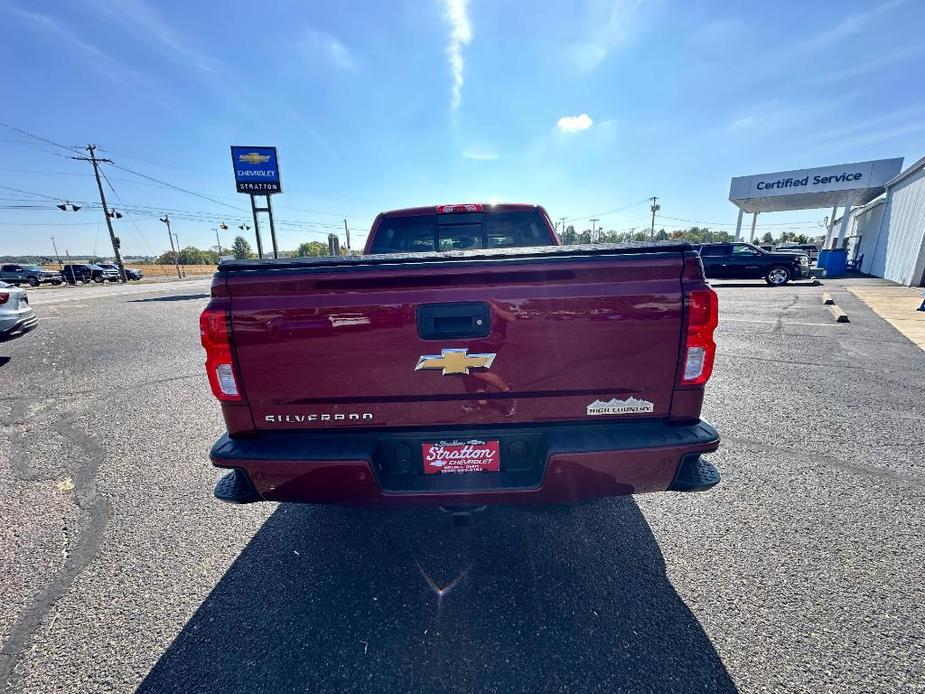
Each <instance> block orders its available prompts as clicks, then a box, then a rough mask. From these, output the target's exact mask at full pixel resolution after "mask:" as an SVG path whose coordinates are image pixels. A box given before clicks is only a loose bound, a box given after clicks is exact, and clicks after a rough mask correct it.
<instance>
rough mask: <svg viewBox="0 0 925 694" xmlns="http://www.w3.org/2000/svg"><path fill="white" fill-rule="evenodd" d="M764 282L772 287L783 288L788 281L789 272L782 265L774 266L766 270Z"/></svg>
mask: <svg viewBox="0 0 925 694" xmlns="http://www.w3.org/2000/svg"><path fill="white" fill-rule="evenodd" d="M764 281H765V282H767V283H768V284H769V285H771V286H772V287H780V286H783V285H785V284H787V282H789V281H790V270H788V269H787V268H785V267H784V266H783V265H775V266H774V267H772V268H771V269H770V270H768V274H766V275H765V276H764Z"/></svg>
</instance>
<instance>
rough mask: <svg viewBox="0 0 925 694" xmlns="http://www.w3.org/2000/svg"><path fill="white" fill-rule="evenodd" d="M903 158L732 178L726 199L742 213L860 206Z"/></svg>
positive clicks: (879, 191) (898, 167)
mask: <svg viewBox="0 0 925 694" xmlns="http://www.w3.org/2000/svg"><path fill="white" fill-rule="evenodd" d="M902 166H903V159H902V157H898V158H895V159H878V160H876V161H862V162H856V163H854V164H839V165H837V166H823V167H821V168H817V169H798V170H796V171H778V172H776V173H766V174H755V175H754V176H739V177H737V178H733V179H732V185H730V187H729V200H730V202H732V204H734V205H735V206H736V207H738V208H739V209H741V210H743V211H745V212H783V211H786V210H809V209H817V208H821V207H835V206H845V205H863V204H866V203H868V202H870V201H871V200H873V199H874V198H876V197H877V196H878V195H880V194H882V193H883V191H884V185H885V184H886V183H887V181H889V180H890V179H891V178H893V177H894V176H896V175H897V174H898V173H899V172H900V171H901V170H902Z"/></svg>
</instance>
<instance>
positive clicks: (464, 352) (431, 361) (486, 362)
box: [414, 349, 495, 376]
mask: <svg viewBox="0 0 925 694" xmlns="http://www.w3.org/2000/svg"><path fill="white" fill-rule="evenodd" d="M468 352H469V350H468V349H444V350H442V351H441V352H440V354H425V355H423V356H421V357H419V358H418V365H417V366H415V367H414V370H415V371H422V370H436V369H439V370H440V371H442V372H443V375H444V376H449V375H450V374H467V373H469V369H477V368H483V369H488V368H491V365H492V362H494V360H495V355H494V354H469V353H468Z"/></svg>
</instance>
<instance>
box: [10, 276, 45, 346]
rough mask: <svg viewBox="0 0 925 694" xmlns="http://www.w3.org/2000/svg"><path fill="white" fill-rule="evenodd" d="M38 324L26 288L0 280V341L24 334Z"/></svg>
mask: <svg viewBox="0 0 925 694" xmlns="http://www.w3.org/2000/svg"><path fill="white" fill-rule="evenodd" d="M38 324H39V319H38V318H37V317H36V315H35V311H33V310H32V307H31V306H29V297H28V296H27V295H26V290H25V289H20V288H19V287H16V286H14V285H12V284H7V283H6V282H0V342H2V341H4V340H12V339H13V338H16V337H20V336H22V335H25V334H26V333H27V332H29V331H30V330H33V329H34V328H35V327H36V326H37V325H38Z"/></svg>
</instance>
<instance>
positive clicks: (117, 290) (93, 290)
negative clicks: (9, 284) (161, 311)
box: [29, 277, 212, 307]
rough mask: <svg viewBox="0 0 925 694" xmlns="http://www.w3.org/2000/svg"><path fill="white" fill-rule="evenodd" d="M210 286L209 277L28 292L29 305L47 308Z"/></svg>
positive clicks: (78, 286) (84, 285)
mask: <svg viewBox="0 0 925 694" xmlns="http://www.w3.org/2000/svg"><path fill="white" fill-rule="evenodd" d="M211 284H212V278H211V277H203V278H199V279H194V280H177V281H175V282H159V283H157V284H125V285H123V284H106V285H98V284H83V285H77V286H75V287H51V288H48V289H42V290H40V291H30V292H29V303H30V304H31V305H32V306H35V307H37V306H49V305H52V304H63V303H67V302H71V301H80V302H84V301H93V300H97V299H106V298H111V297H120V296H127V295H130V294H153V293H157V292H161V293H176V292H190V291H196V292H200V293H201V292H203V291H204V292H206V293H208V290H209V286H210V285H211Z"/></svg>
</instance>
